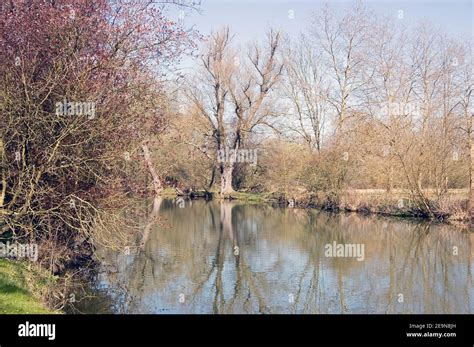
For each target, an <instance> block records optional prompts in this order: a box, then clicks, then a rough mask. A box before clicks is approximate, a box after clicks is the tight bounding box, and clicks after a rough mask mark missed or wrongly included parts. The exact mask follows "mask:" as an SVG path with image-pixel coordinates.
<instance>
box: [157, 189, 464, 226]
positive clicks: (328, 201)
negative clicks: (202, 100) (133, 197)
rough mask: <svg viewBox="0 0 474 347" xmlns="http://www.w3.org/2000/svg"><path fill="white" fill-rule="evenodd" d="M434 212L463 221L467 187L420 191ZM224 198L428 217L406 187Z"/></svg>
mask: <svg viewBox="0 0 474 347" xmlns="http://www.w3.org/2000/svg"><path fill="white" fill-rule="evenodd" d="M164 191H165V192H166V193H165V194H163V195H164V197H168V198H172V197H176V196H177V195H176V191H175V190H174V189H171V188H168V189H166V190H164ZM424 193H425V194H426V197H427V198H428V199H429V203H430V205H431V206H432V207H433V210H434V211H435V213H436V218H438V219H442V220H445V221H451V222H467V221H468V215H467V212H466V211H467V199H468V191H467V189H451V190H448V191H447V192H445V193H444V194H443V195H442V196H441V197H438V196H437V194H436V191H434V190H426V191H425V192H424ZM203 194H204V192H195V193H194V198H200V197H202V196H201V195H203ZM212 198H213V199H220V198H221V197H220V195H219V194H218V192H213V193H212ZM226 199H229V200H236V201H243V202H247V203H263V202H268V203H273V204H278V205H281V206H288V205H289V204H290V201H292V202H293V206H294V207H298V208H317V209H322V210H332V211H345V212H357V213H364V214H381V215H386V216H396V217H417V218H428V217H429V216H428V215H427V213H426V211H425V210H424V209H423V208H422V207H420V204H419V203H417V202H415V201H414V200H413V199H412V197H411V196H410V193H409V192H408V191H407V190H403V189H398V190H393V191H391V192H389V193H388V192H386V191H385V190H383V189H348V190H342V191H339V192H337V193H336V192H315V193H313V192H298V193H294V194H291V193H289V194H288V193H286V194H285V193H283V192H273V193H250V192H234V193H232V194H230V195H227V196H226Z"/></svg>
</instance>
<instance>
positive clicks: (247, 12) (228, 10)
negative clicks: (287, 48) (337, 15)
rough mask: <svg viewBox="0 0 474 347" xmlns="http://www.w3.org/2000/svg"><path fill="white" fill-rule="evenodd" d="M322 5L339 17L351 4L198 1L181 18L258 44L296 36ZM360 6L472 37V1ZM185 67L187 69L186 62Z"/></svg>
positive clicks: (383, 0) (343, 0)
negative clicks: (268, 37)
mask: <svg viewBox="0 0 474 347" xmlns="http://www.w3.org/2000/svg"><path fill="white" fill-rule="evenodd" d="M325 3H329V4H330V5H331V6H333V7H335V8H341V13H342V12H343V10H344V9H347V8H350V7H351V6H352V5H353V4H354V1H352V0H337V1H334V0H333V1H321V0H201V6H200V13H198V12H197V11H193V10H191V11H185V12H184V13H183V14H184V22H185V24H186V25H187V26H189V25H195V28H196V29H197V30H199V32H200V33H201V34H203V35H208V34H209V33H210V32H211V31H212V30H215V29H218V28H219V27H221V26H224V25H227V26H229V27H230V29H231V31H232V32H233V33H234V35H235V36H234V43H237V44H242V45H243V44H245V43H246V42H249V41H255V40H257V39H260V40H261V39H262V38H264V37H265V33H266V31H267V30H268V28H270V27H273V28H276V29H281V30H283V31H284V32H286V33H288V34H289V35H295V34H297V33H299V32H300V31H302V30H304V29H305V27H307V25H308V24H309V22H310V19H311V14H312V13H314V12H315V11H317V10H318V9H319V8H321V7H322V6H323V5H324V4H325ZM363 3H365V4H366V5H367V7H368V8H369V9H371V10H373V11H374V12H375V13H376V14H379V15H384V16H387V17H393V18H394V19H396V20H400V21H403V24H404V25H407V26H411V25H412V24H415V23H417V22H418V21H420V20H428V21H430V22H432V23H433V24H434V25H435V26H438V27H440V28H441V30H442V31H443V32H446V33H448V34H450V35H452V36H454V37H456V38H460V39H464V38H469V37H473V36H474V21H473V18H474V6H473V1H472V0H431V1H428V0H366V1H363ZM173 11H174V13H171V15H172V16H175V17H177V16H178V15H179V11H181V10H178V9H174V10H173ZM400 11H403V12H400ZM183 14H182V15H183ZM400 14H402V15H403V16H402V17H403V18H402V19H400V18H399V16H400ZM188 63H189V61H188ZM184 65H187V63H186V61H184Z"/></svg>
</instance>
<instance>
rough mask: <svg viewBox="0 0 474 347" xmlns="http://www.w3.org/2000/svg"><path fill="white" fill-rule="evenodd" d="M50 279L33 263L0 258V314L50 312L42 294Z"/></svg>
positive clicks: (51, 311)
mask: <svg viewBox="0 0 474 347" xmlns="http://www.w3.org/2000/svg"><path fill="white" fill-rule="evenodd" d="M51 280H54V279H53V278H52V277H51V276H50V275H49V274H47V273H46V272H45V271H44V270H42V269H40V268H38V267H37V266H35V265H34V264H31V263H28V262H24V261H16V260H8V259H0V314H51V313H59V312H57V311H53V310H50V309H49V308H48V307H47V306H46V304H44V303H43V299H42V298H43V295H44V293H45V291H46V290H47V286H48V284H49V282H50V281H51Z"/></svg>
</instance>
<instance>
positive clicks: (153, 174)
mask: <svg viewBox="0 0 474 347" xmlns="http://www.w3.org/2000/svg"><path fill="white" fill-rule="evenodd" d="M142 150H143V156H144V157H145V163H146V165H147V167H148V171H149V172H150V175H151V177H152V178H153V189H154V190H155V195H160V194H161V190H162V189H163V186H162V184H161V181H160V178H159V177H158V175H157V173H156V170H155V167H154V166H153V162H152V161H151V154H150V149H149V148H148V145H147V143H146V142H144V143H142Z"/></svg>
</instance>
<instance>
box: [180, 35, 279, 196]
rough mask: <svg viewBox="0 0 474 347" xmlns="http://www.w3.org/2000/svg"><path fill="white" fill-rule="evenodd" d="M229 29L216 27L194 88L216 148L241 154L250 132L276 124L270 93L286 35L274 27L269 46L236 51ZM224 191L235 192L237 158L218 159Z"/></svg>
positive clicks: (193, 100) (191, 89) (189, 94)
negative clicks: (243, 52) (282, 34)
mask: <svg viewBox="0 0 474 347" xmlns="http://www.w3.org/2000/svg"><path fill="white" fill-rule="evenodd" d="M231 41H232V37H231V35H230V32H229V29H228V28H223V29H221V30H219V31H217V32H213V33H212V34H211V36H210V38H209V41H208V43H207V45H206V47H205V49H204V51H203V53H202V55H201V60H200V66H201V71H200V72H199V74H198V75H197V76H195V79H194V80H193V82H192V86H190V87H189V88H188V92H187V97H188V98H189V100H190V102H191V104H192V108H193V109H196V110H198V114H199V115H200V116H202V117H203V118H204V119H205V120H206V121H207V123H208V126H209V128H210V129H211V131H212V138H213V140H214V141H213V142H214V145H215V146H214V150H215V152H216V153H218V152H226V153H229V152H231V153H237V151H238V150H239V149H242V148H243V146H244V143H245V139H246V138H248V135H249V134H251V133H253V132H255V131H256V129H257V128H258V127H260V126H272V125H271V121H269V119H270V117H272V116H273V115H274V112H273V111H272V103H271V102H270V96H271V94H272V91H273V90H274V87H275V85H276V84H277V82H278V80H279V78H280V76H281V74H282V71H283V64H282V63H280V62H279V60H278V58H277V57H278V52H279V49H280V41H281V36H280V33H278V32H274V31H270V32H269V33H268V35H267V42H266V44H265V45H262V46H261V45H259V44H257V43H256V44H253V45H251V46H249V48H248V50H247V52H246V54H245V55H239V54H238V53H236V49H234V48H233V46H232V42H231ZM216 163H217V164H216V166H218V168H219V171H220V178H221V185H220V193H221V194H222V195H228V194H231V193H232V192H233V191H234V190H233V188H232V178H233V172H234V168H235V161H234V160H218V159H217V158H216Z"/></svg>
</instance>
